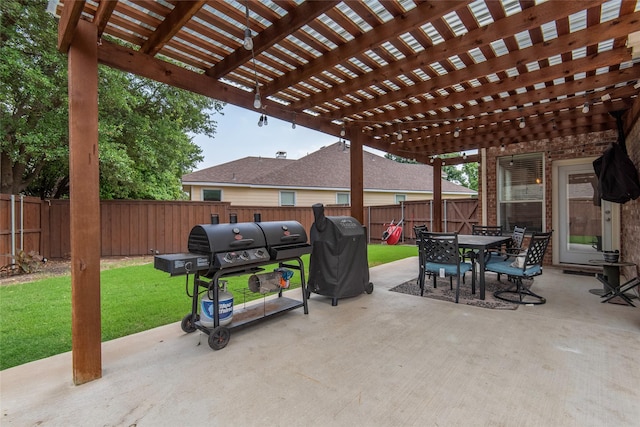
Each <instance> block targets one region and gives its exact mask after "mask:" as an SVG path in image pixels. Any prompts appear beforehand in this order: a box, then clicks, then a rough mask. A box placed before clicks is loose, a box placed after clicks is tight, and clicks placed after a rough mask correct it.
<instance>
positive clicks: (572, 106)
mask: <svg viewBox="0 0 640 427" xmlns="http://www.w3.org/2000/svg"><path fill="white" fill-rule="evenodd" d="M636 92H637V91H636V89H634V88H633V86H630V85H629V86H623V87H620V88H616V89H613V90H611V91H607V93H609V94H610V95H611V97H612V98H613V99H617V98H623V99H626V98H629V97H631V96H633V95H634V94H635V93H636ZM598 99H599V96H597V95H595V94H593V95H592V96H591V97H582V96H580V97H577V96H574V97H570V98H561V99H556V100H555V101H550V102H544V103H535V104H533V105H529V106H526V107H523V108H522V109H518V110H506V111H503V112H500V113H494V114H490V115H484V116H476V117H474V118H470V119H465V120H463V121H460V122H457V121H455V120H448V121H442V122H440V125H439V126H438V128H437V129H436V130H435V132H436V133H439V134H441V135H442V134H447V133H453V132H454V131H455V128H456V127H458V128H459V129H460V132H461V133H462V134H465V133H466V132H468V131H473V130H474V129H475V128H478V127H483V126H490V125H493V124H494V123H500V122H505V121H510V120H516V119H519V118H520V117H531V116H541V115H544V114H548V113H551V112H554V111H562V110H571V111H573V114H575V115H582V116H585V117H588V116H591V115H593V114H598V113H599V112H601V110H602V111H611V109H610V107H609V106H607V105H605V104H604V103H599V102H598V101H597V100H598ZM585 100H588V101H589V103H590V105H591V107H590V111H589V113H586V114H585V113H582V107H583V105H584V102H585ZM594 104H597V105H594ZM615 105H616V106H615V107H614V108H615V109H616V110H617V109H624V108H625V105H624V101H616V103H615ZM447 122H448V124H447ZM425 127H428V124H426V123H425V124H423V125H422V126H421V125H419V124H417V123H415V124H413V125H412V124H411V122H408V123H403V124H399V125H398V126H385V127H382V128H376V129H371V130H365V133H366V134H367V135H369V136H372V137H378V138H381V137H390V136H392V134H393V132H397V131H398V130H401V131H406V132H407V135H406V138H407V139H409V140H411V139H412V138H413V134H414V133H415V134H419V133H420V132H422V131H423V130H424V128H425Z"/></svg>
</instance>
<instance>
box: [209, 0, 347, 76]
mask: <svg viewBox="0 0 640 427" xmlns="http://www.w3.org/2000/svg"><path fill="white" fill-rule="evenodd" d="M338 3H340V1H335V0H331V1H329V0H325V1H307V2H304V3H302V4H301V5H300V6H298V7H296V8H294V9H293V10H292V11H291V12H289V13H287V14H286V15H284V16H283V17H282V18H281V19H280V20H278V21H277V22H274V23H272V25H270V26H269V27H267V28H265V29H264V30H263V31H261V32H260V33H259V34H258V35H257V36H255V37H254V38H253V55H256V56H257V55H259V54H260V53H262V52H264V51H265V50H267V49H269V48H270V47H272V46H273V45H275V44H277V43H279V42H280V41H282V39H284V38H286V37H287V36H288V35H289V34H291V33H293V32H295V31H296V30H298V29H300V28H301V27H303V26H304V25H306V24H308V23H309V22H311V21H313V20H314V19H316V18H317V17H318V16H320V15H322V14H323V13H325V12H326V11H327V10H329V9H331V8H333V7H334V6H336V5H337V4H338ZM251 58H252V52H251V51H248V50H246V49H244V48H243V47H240V48H238V49H236V50H235V51H234V52H232V53H231V54H229V55H228V56H227V57H226V58H224V59H223V60H222V61H220V62H218V63H217V64H216V65H215V66H213V67H211V68H209V69H208V70H207V71H206V73H207V75H208V76H211V77H213V78H216V79H218V78H220V77H222V76H225V75H226V74H228V73H230V72H232V71H233V70H235V69H236V68H238V67H239V66H241V65H242V64H245V63H246V62H248V61H249V60H251Z"/></svg>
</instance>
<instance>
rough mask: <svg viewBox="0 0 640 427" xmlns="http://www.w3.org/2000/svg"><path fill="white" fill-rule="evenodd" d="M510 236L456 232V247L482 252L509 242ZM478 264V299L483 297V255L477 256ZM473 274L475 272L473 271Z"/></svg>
mask: <svg viewBox="0 0 640 427" xmlns="http://www.w3.org/2000/svg"><path fill="white" fill-rule="evenodd" d="M510 240H511V236H476V235H474V234H458V247H460V248H463V249H471V250H474V251H477V252H478V253H479V254H484V252H485V251H486V250H488V249H493V248H499V247H501V246H502V245H505V244H507V243H509V241H510ZM478 265H479V266H480V269H479V270H480V271H479V273H480V299H482V300H483V299H484V294H485V292H484V267H485V266H484V256H478ZM473 274H475V272H473Z"/></svg>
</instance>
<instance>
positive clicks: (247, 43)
mask: <svg viewBox="0 0 640 427" xmlns="http://www.w3.org/2000/svg"><path fill="white" fill-rule="evenodd" d="M244 13H245V16H246V18H247V28H245V29H244V41H243V43H242V45H243V46H244V48H245V49H247V50H253V39H252V38H251V28H249V2H247V4H245V6H244Z"/></svg>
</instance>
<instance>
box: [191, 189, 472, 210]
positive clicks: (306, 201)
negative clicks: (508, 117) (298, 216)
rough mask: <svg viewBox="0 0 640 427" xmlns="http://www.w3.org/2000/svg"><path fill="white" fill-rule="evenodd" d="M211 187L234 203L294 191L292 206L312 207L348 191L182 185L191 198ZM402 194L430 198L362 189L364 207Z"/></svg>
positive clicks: (261, 201)
mask: <svg viewBox="0 0 640 427" xmlns="http://www.w3.org/2000/svg"><path fill="white" fill-rule="evenodd" d="M203 189H212V190H221V191H222V201H223V202H228V203H231V204H233V205H235V206H280V191H294V192H295V194H296V206H298V207H305V206H312V205H313V204H315V203H322V204H324V205H335V204H336V203H337V201H336V198H337V194H338V193H349V192H350V191H349V190H309V189H296V188H282V189H278V188H249V187H225V186H215V187H209V186H202V185H193V186H188V185H187V186H184V190H185V191H186V192H187V193H190V194H191V200H192V201H202V190H203ZM397 194H403V195H405V196H406V201H418V200H431V199H433V194H432V193H430V192H391V191H365V193H364V204H365V206H379V205H390V204H394V203H395V202H396V195H397ZM443 197H445V198H447V199H467V198H469V195H468V194H455V193H445V194H443Z"/></svg>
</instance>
